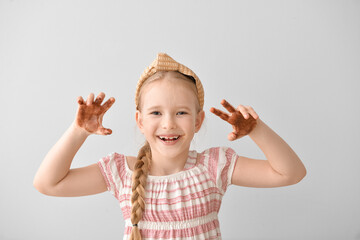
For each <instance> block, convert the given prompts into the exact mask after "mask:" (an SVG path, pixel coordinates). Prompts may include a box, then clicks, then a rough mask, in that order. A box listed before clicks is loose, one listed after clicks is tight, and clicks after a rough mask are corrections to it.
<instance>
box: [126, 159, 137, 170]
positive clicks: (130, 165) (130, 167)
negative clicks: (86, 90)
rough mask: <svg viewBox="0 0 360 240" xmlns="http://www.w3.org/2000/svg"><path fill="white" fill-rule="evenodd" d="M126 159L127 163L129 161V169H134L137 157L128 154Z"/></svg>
mask: <svg viewBox="0 0 360 240" xmlns="http://www.w3.org/2000/svg"><path fill="white" fill-rule="evenodd" d="M125 159H126V163H127V165H128V167H129V169H130V170H131V171H134V166H135V163H136V157H134V156H126V157H125Z"/></svg>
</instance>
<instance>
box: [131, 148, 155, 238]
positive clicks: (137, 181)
mask: <svg viewBox="0 0 360 240" xmlns="http://www.w3.org/2000/svg"><path fill="white" fill-rule="evenodd" d="M150 163H151V149H150V145H149V143H148V142H146V143H145V145H144V146H143V147H142V148H141V149H140V150H139V153H138V156H137V161H136V163H135V166H134V171H133V175H132V195H131V205H132V206H131V223H132V224H138V222H139V221H140V220H141V218H142V216H143V213H144V211H145V188H146V180H147V176H148V173H149V170H150ZM130 240H141V234H140V230H139V228H138V227H137V226H133V228H132V229H131V234H130Z"/></svg>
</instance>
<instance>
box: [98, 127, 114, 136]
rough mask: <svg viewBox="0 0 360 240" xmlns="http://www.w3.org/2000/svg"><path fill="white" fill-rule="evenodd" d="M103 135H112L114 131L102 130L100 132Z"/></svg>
mask: <svg viewBox="0 0 360 240" xmlns="http://www.w3.org/2000/svg"><path fill="white" fill-rule="evenodd" d="M98 133H99V134H101V135H110V134H111V133H112V130H111V129H110V128H104V127H103V128H100V129H99V131H98Z"/></svg>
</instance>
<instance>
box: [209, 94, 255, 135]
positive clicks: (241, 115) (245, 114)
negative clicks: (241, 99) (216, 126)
mask: <svg viewBox="0 0 360 240" xmlns="http://www.w3.org/2000/svg"><path fill="white" fill-rule="evenodd" d="M221 104H222V105H223V106H224V107H225V108H226V109H227V110H228V111H229V112H230V113H229V114H228V113H225V112H223V111H221V110H219V109H216V108H213V107H212V108H210V112H212V113H214V114H215V115H217V116H219V117H220V118H221V119H223V120H225V121H227V122H228V123H230V124H231V125H232V127H233V129H234V131H233V132H231V133H229V135H228V139H229V140H230V141H234V140H236V139H239V138H241V137H243V136H246V135H248V134H249V133H250V132H251V131H252V130H253V129H254V128H255V127H256V124H257V119H258V118H259V116H258V115H257V114H256V112H255V111H254V109H253V108H252V107H250V106H243V105H239V106H238V107H237V109H235V108H234V107H233V106H231V105H230V104H229V103H228V102H227V101H226V100H225V99H223V100H222V101H221Z"/></svg>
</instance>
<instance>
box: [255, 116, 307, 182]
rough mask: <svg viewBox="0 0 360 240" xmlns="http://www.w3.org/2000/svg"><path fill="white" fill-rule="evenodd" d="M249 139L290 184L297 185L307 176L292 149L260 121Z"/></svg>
mask: <svg viewBox="0 0 360 240" xmlns="http://www.w3.org/2000/svg"><path fill="white" fill-rule="evenodd" d="M249 137H250V138H251V139H252V140H253V141H254V142H255V143H256V145H258V146H259V148H260V149H261V150H262V152H263V153H264V154H265V156H266V159H267V161H268V162H269V164H270V166H271V167H272V169H273V170H274V171H275V172H277V173H278V174H280V175H281V176H283V177H284V178H285V179H287V180H288V181H289V183H297V182H299V181H300V180H301V179H303V178H304V177H305V175H306V169H305V166H304V164H303V163H302V162H301V160H300V158H299V157H298V156H297V155H296V153H295V152H294V151H293V150H292V149H291V147H290V146H289V145H288V144H287V143H286V142H285V141H284V140H283V139H282V138H281V137H280V136H279V135H277V134H276V133H275V132H274V131H273V130H272V129H271V128H270V127H268V126H267V125H266V124H265V123H264V122H263V121H261V120H260V119H258V124H257V126H256V128H255V129H254V130H253V131H252V132H251V133H250V134H249Z"/></svg>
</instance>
